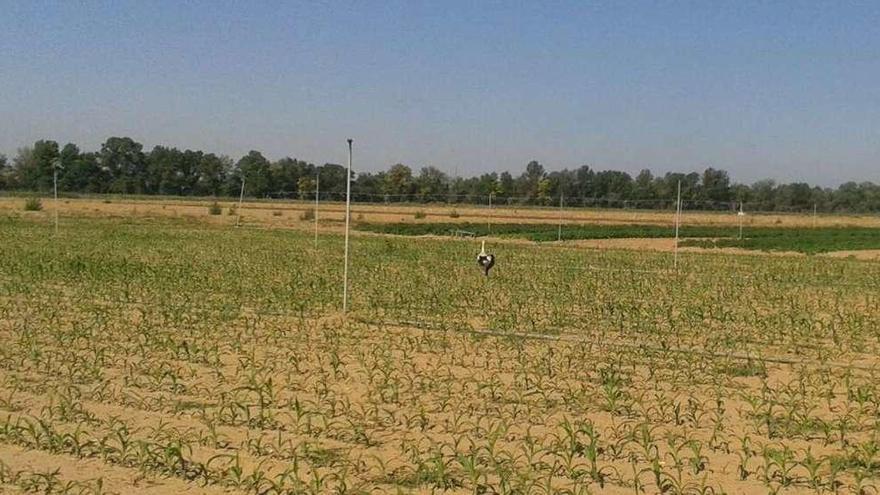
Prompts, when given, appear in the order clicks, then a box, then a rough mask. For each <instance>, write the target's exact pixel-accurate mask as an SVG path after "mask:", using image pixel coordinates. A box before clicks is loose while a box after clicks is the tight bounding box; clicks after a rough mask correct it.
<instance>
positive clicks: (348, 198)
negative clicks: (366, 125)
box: [342, 138, 352, 314]
mask: <svg viewBox="0 0 880 495" xmlns="http://www.w3.org/2000/svg"><path fill="white" fill-rule="evenodd" d="M351 142H352V140H351V138H349V139H348V175H347V176H346V178H345V268H344V269H343V271H342V314H346V313H347V312H348V229H349V223H350V220H351Z"/></svg>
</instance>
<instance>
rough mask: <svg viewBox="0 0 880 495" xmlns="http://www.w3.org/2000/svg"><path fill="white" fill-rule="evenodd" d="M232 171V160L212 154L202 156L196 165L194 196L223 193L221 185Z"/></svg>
mask: <svg viewBox="0 0 880 495" xmlns="http://www.w3.org/2000/svg"><path fill="white" fill-rule="evenodd" d="M231 170H232V159H231V158H229V157H228V156H219V157H218V156H217V155H215V154H213V153H208V154H206V155H202V156H201V159H200V160H199V164H198V179H197V180H196V184H195V194H198V195H201V196H217V195H219V194H221V193H222V192H223V184H224V183H225V182H226V181H227V178H228V177H229V174H230V172H231Z"/></svg>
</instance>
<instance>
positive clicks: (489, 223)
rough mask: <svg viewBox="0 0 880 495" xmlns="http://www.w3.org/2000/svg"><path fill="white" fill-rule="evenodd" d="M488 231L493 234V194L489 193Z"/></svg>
mask: <svg viewBox="0 0 880 495" xmlns="http://www.w3.org/2000/svg"><path fill="white" fill-rule="evenodd" d="M486 229H487V230H488V231H489V233H490V234H491V233H492V193H491V192H490V193H489V214H488V215H487V218H486Z"/></svg>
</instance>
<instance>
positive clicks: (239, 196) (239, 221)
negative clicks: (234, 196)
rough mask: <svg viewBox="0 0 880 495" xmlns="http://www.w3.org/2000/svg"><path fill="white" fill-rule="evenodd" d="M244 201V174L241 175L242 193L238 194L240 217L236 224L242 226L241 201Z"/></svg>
mask: <svg viewBox="0 0 880 495" xmlns="http://www.w3.org/2000/svg"><path fill="white" fill-rule="evenodd" d="M243 201H244V175H242V176H241V193H239V195H238V218H236V219H235V226H236V227H239V226H241V203H242V202H243Z"/></svg>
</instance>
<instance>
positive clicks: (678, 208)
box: [672, 181, 681, 269]
mask: <svg viewBox="0 0 880 495" xmlns="http://www.w3.org/2000/svg"><path fill="white" fill-rule="evenodd" d="M675 204H676V207H675V247H674V248H673V249H674V252H673V258H672V266H673V268H675V269H678V226H679V223H680V222H681V181H678V195H677V199H676V200H675Z"/></svg>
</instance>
